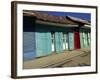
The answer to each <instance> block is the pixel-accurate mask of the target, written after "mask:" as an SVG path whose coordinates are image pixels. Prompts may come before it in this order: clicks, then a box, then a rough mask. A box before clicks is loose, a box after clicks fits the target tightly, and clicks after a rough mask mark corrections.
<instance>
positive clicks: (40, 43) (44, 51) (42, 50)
mask: <svg viewBox="0 0 100 80" xmlns="http://www.w3.org/2000/svg"><path fill="white" fill-rule="evenodd" d="M35 35H36V37H35V39H36V56H37V57H40V56H46V55H48V54H50V53H51V33H50V32H36V33H35Z"/></svg>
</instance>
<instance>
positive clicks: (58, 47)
mask: <svg viewBox="0 0 100 80" xmlns="http://www.w3.org/2000/svg"><path fill="white" fill-rule="evenodd" d="M62 37H63V34H62V32H55V48H56V49H55V50H56V53H60V52H62V51H63V40H62Z"/></svg>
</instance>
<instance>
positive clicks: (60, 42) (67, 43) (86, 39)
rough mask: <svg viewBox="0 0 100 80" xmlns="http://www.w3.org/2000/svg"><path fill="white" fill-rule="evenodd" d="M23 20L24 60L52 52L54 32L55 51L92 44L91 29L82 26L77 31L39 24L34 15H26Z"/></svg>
mask: <svg viewBox="0 0 100 80" xmlns="http://www.w3.org/2000/svg"><path fill="white" fill-rule="evenodd" d="M23 20H24V21H23V22H24V23H23V27H24V28H23V54H24V56H23V57H24V60H28V59H33V58H36V57H41V56H46V55H49V54H52V32H54V48H55V49H54V52H55V53H61V52H63V51H64V50H74V49H78V48H79V47H81V48H85V47H90V45H91V36H90V30H89V29H84V28H82V29H81V28H80V29H79V32H77V31H75V29H74V28H73V27H71V28H65V27H62V26H61V27H58V26H50V25H43V24H37V23H35V20H34V19H33V18H32V17H26V16H24V19H23ZM76 35H77V36H76ZM78 42H80V43H78ZM79 44H80V45H79Z"/></svg>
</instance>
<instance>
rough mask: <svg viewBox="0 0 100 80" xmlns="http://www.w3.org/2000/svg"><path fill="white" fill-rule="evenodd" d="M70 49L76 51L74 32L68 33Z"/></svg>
mask: <svg viewBox="0 0 100 80" xmlns="http://www.w3.org/2000/svg"><path fill="white" fill-rule="evenodd" d="M68 48H69V50H73V49H74V33H73V32H69V33H68Z"/></svg>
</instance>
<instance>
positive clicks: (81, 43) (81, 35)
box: [79, 29, 84, 48]
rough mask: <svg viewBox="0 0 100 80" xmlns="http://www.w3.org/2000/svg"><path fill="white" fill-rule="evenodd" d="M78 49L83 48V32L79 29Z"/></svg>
mask: <svg viewBox="0 0 100 80" xmlns="http://www.w3.org/2000/svg"><path fill="white" fill-rule="evenodd" d="M79 34H80V47H81V48H84V39H83V30H82V29H80V33H79Z"/></svg>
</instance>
